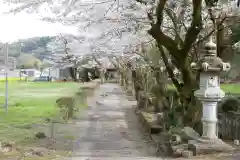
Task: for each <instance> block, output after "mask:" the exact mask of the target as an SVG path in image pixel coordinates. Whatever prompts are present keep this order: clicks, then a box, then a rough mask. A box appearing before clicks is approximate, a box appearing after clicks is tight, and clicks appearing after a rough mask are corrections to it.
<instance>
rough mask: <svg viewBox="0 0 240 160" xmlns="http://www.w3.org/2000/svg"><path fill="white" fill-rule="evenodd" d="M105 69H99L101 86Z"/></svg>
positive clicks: (103, 81)
mask: <svg viewBox="0 0 240 160" xmlns="http://www.w3.org/2000/svg"><path fill="white" fill-rule="evenodd" d="M104 73H105V69H104V68H101V70H100V78H101V84H103V83H105V75H104Z"/></svg>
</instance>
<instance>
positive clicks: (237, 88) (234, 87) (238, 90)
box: [168, 84, 240, 94]
mask: <svg viewBox="0 0 240 160" xmlns="http://www.w3.org/2000/svg"><path fill="white" fill-rule="evenodd" d="M168 88H169V89H175V87H174V85H171V84H169V85H168ZM221 89H222V90H223V91H225V92H226V93H233V94H240V84H221Z"/></svg>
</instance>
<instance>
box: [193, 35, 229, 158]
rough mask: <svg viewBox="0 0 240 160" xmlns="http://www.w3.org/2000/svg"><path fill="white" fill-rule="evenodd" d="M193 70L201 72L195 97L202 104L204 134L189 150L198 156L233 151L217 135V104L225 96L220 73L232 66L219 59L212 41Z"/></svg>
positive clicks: (205, 47)
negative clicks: (201, 153)
mask: <svg viewBox="0 0 240 160" xmlns="http://www.w3.org/2000/svg"><path fill="white" fill-rule="evenodd" d="M191 67H192V69H193V70H196V71H198V72H200V84H199V90H197V91H195V93H194V95H195V96H196V97H197V98H198V99H199V100H200V101H201V102H202V124H203V125H202V126H203V133H202V136H201V137H200V138H199V139H196V140H193V141H190V142H189V149H190V150H193V151H194V154H197V153H199V152H201V151H203V152H204V153H206V152H208V151H209V152H212V151H213V152H214V151H226V150H228V151H229V149H232V147H230V146H229V145H227V144H225V143H224V142H223V141H222V140H220V139H219V138H218V137H217V135H216V132H217V103H218V102H219V101H220V100H221V99H222V98H223V97H224V96H225V93H224V91H223V90H221V88H220V73H221V72H227V71H229V70H230V64H229V63H225V62H223V61H222V59H221V58H220V57H217V46H216V44H215V43H213V41H212V37H211V38H210V40H209V42H208V43H206V44H205V46H204V55H203V56H202V58H201V59H200V61H199V62H197V63H195V62H193V63H192V64H191Z"/></svg>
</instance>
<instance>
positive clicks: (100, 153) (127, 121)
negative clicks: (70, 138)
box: [71, 84, 156, 160]
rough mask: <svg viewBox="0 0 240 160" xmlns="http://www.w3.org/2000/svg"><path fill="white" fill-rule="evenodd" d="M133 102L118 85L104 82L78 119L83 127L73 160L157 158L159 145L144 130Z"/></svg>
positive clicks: (79, 124)
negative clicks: (148, 137) (156, 145)
mask: <svg viewBox="0 0 240 160" xmlns="http://www.w3.org/2000/svg"><path fill="white" fill-rule="evenodd" d="M133 103H134V102H133V101H128V100H127V99H126V97H125V96H124V92H123V91H122V89H121V88H120V86H118V85H117V84H102V85H100V87H99V88H98V89H97V90H96V91H95V96H94V97H93V98H92V99H91V102H90V103H89V108H88V109H87V110H86V111H85V113H84V114H83V116H82V117H81V119H79V120H78V122H77V125H78V126H79V127H78V128H81V129H80V130H79V133H78V134H79V137H78V141H77V142H76V146H75V150H74V153H73V158H71V159H72V160H81V159H89V160H90V159H91V160H92V159H96V160H100V159H104V160H106V159H110V157H114V158H118V157H119V158H120V157H121V159H124V157H128V158H127V159H129V158H131V157H132V158H133V159H139V158H140V159H141V158H144V157H145V158H146V159H149V158H150V157H152V158H153V157H154V156H153V154H154V151H155V148H154V146H152V144H151V143H150V141H149V140H147V138H146V135H143V132H141V127H142V126H140V125H139V124H138V119H137V117H136V115H135V113H134V109H133V107H132V106H133ZM94 157H95V158H94ZM145 158H144V159H145ZM111 159H112V158H111ZM154 159H156V158H154Z"/></svg>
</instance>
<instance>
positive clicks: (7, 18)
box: [0, 2, 77, 42]
mask: <svg viewBox="0 0 240 160" xmlns="http://www.w3.org/2000/svg"><path fill="white" fill-rule="evenodd" d="M8 9H9V6H8V5H6V4H2V3H1V2H0V22H1V25H0V41H1V42H11V41H15V40H18V39H23V38H31V37H36V36H53V35H56V34H59V33H70V34H76V33H77V29H76V28H75V27H70V26H64V25H62V24H51V23H48V22H43V21H41V20H40V17H38V16H37V15H33V14H27V13H18V14H16V15H3V14H2V13H3V12H5V11H7V10H8Z"/></svg>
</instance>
